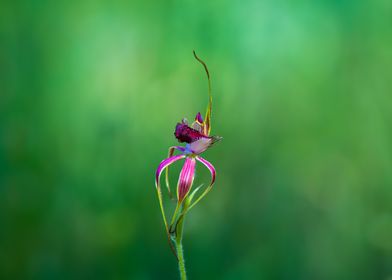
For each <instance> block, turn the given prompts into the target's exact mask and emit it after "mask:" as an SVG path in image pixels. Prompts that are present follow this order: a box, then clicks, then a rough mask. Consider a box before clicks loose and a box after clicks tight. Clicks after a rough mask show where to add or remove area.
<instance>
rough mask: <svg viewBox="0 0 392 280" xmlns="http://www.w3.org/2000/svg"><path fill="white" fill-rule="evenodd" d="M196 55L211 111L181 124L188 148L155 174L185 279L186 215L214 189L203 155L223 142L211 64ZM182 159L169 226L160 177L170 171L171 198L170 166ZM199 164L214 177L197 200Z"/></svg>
mask: <svg viewBox="0 0 392 280" xmlns="http://www.w3.org/2000/svg"><path fill="white" fill-rule="evenodd" d="M193 54H194V56H195V58H196V59H197V60H198V61H199V62H200V63H201V64H202V65H203V66H204V69H205V71H206V74H207V78H208V95H209V96H208V97H209V101H208V105H207V112H206V114H205V118H204V119H203V117H202V115H201V114H200V112H199V113H197V114H196V117H195V120H194V121H193V123H192V124H191V125H189V123H188V121H187V120H186V119H183V120H182V121H181V122H180V123H177V125H176V127H175V131H174V135H175V137H176V138H177V140H178V142H180V143H185V146H172V147H170V148H169V155H168V158H166V159H165V160H163V161H162V162H161V163H160V164H159V166H158V169H157V170H156V174H155V187H156V190H157V194H158V200H159V205H160V208H161V212H162V217H163V222H164V224H165V229H166V234H167V237H168V241H169V244H170V247H171V249H172V251H173V253H174V255H175V256H176V257H177V259H178V261H179V266H180V273H181V279H186V275H185V267H184V260H183V253H182V244H181V240H182V226H183V220H184V217H185V214H186V213H187V212H188V211H189V210H190V209H191V208H192V207H193V206H195V205H196V204H197V203H198V202H199V201H200V200H201V199H202V198H203V197H205V195H206V194H207V193H208V192H209V191H210V190H211V188H212V186H213V185H214V182H215V175H216V172H215V168H214V166H213V165H212V164H211V163H210V162H208V161H207V160H206V159H204V158H202V157H201V156H200V154H202V153H203V152H205V151H206V150H207V149H208V148H210V147H211V146H212V145H213V144H214V143H215V142H217V141H219V140H221V139H222V138H221V137H219V136H210V131H211V111H212V95H211V81H210V74H209V71H208V68H207V65H206V64H205V63H204V62H203V61H202V60H201V59H200V58H198V57H197V55H196V53H195V52H193ZM175 151H178V152H179V154H177V155H174V152H175ZM180 160H184V165H183V166H182V169H181V172H180V175H179V178H178V183H177V197H176V200H177V203H176V208H175V210H174V214H173V216H172V219H171V222H170V224H168V222H167V219H166V214H165V210H164V205H163V197H162V190H161V184H160V178H161V175H162V173H163V171H164V170H166V187H167V190H168V193H169V195H170V197H172V194H171V189H170V184H169V166H171V165H172V164H173V163H175V162H177V161H180ZM197 162H200V163H201V164H202V165H203V166H205V167H206V168H207V169H208V171H209V172H210V174H211V181H210V182H209V184H208V186H207V187H206V188H205V190H204V191H203V192H202V193H201V194H200V195H199V196H198V197H197V198H195V194H196V193H197V192H198V190H199V189H200V188H201V187H202V186H203V185H201V186H199V187H197V188H196V189H194V190H193V191H192V185H193V181H194V178H195V170H196V163H197ZM191 191H192V192H191ZM193 200H194V201H193ZM173 243H175V245H176V248H174V246H173Z"/></svg>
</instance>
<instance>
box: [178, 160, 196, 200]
mask: <svg viewBox="0 0 392 280" xmlns="http://www.w3.org/2000/svg"><path fill="white" fill-rule="evenodd" d="M195 166H196V160H195V158H194V157H187V158H186V159H185V163H184V166H183V167H182V169H181V172H180V177H179V178H178V184H177V199H178V203H181V202H182V201H183V200H184V198H185V197H186V196H187V194H188V193H189V191H190V189H191V187H192V184H193V179H194V178H195Z"/></svg>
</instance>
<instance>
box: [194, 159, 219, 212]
mask: <svg viewBox="0 0 392 280" xmlns="http://www.w3.org/2000/svg"><path fill="white" fill-rule="evenodd" d="M196 159H197V160H198V161H200V162H201V163H202V164H204V166H205V167H207V169H208V170H209V171H210V173H211V182H210V184H209V186H208V187H207V188H206V189H205V190H204V192H203V193H202V194H201V195H200V196H199V197H198V198H197V199H196V200H195V201H194V202H193V203H192V204H191V205H190V206H189V208H188V210H187V211H189V210H191V208H192V207H193V206H195V205H196V204H197V203H199V201H200V200H201V199H202V198H203V197H204V196H205V195H206V194H208V193H209V191H210V190H211V189H212V186H213V185H214V183H215V175H216V172H215V168H214V166H213V165H212V164H211V163H209V162H208V161H207V160H205V159H204V158H202V157H200V156H197V157H196Z"/></svg>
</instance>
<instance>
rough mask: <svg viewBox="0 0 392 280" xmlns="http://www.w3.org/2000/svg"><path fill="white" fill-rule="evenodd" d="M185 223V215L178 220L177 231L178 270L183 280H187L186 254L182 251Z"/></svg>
mask: <svg viewBox="0 0 392 280" xmlns="http://www.w3.org/2000/svg"><path fill="white" fill-rule="evenodd" d="M183 223H184V215H181V216H180V217H179V220H178V224H177V229H176V251H177V257H178V268H179V270H180V276H181V280H186V270H185V262H184V253H183V249H182V228H183Z"/></svg>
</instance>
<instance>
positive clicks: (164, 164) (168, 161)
mask: <svg viewBox="0 0 392 280" xmlns="http://www.w3.org/2000/svg"><path fill="white" fill-rule="evenodd" d="M184 157H185V155H176V156H172V157H169V158H167V159H165V160H163V161H162V162H161V163H160V164H159V166H158V168H157V171H156V173H155V187H157V188H158V187H159V186H160V184H159V178H160V177H161V174H162V171H163V170H164V169H165V168H166V167H168V166H169V165H171V164H172V163H174V162H176V161H177V160H179V159H182V158H184Z"/></svg>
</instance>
